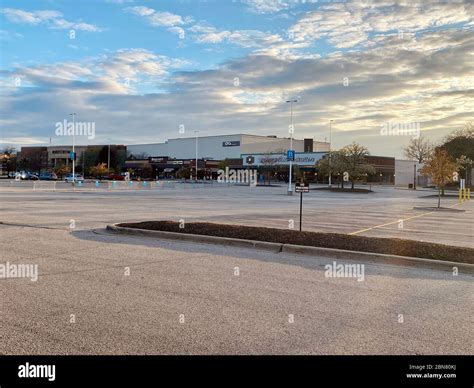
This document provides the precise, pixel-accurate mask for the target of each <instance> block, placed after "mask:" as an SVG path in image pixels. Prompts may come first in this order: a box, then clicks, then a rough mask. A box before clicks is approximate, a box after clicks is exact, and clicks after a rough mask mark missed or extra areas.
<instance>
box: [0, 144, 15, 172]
mask: <svg viewBox="0 0 474 388" xmlns="http://www.w3.org/2000/svg"><path fill="white" fill-rule="evenodd" d="M16 166H17V156H16V149H15V147H9V146H6V147H5V148H3V150H2V151H0V172H1V170H2V169H3V168H5V169H6V170H7V175H9V174H10V172H12V171H16Z"/></svg>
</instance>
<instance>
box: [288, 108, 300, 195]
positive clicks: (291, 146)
mask: <svg viewBox="0 0 474 388" xmlns="http://www.w3.org/2000/svg"><path fill="white" fill-rule="evenodd" d="M295 102H298V100H289V101H287V103H289V104H290V123H291V124H290V150H293V132H294V131H295V128H294V126H293V103H295ZM292 177H293V161H292V159H290V171H289V174H288V195H293V187H291V179H292Z"/></svg>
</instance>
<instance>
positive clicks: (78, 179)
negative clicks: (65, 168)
mask: <svg viewBox="0 0 474 388" xmlns="http://www.w3.org/2000/svg"><path fill="white" fill-rule="evenodd" d="M74 177H75V179H74V180H75V181H76V182H84V177H83V176H82V175H81V174H75V175H74ZM72 178H73V175H72V174H67V175H66V176H65V177H64V182H72V181H73V179H72Z"/></svg>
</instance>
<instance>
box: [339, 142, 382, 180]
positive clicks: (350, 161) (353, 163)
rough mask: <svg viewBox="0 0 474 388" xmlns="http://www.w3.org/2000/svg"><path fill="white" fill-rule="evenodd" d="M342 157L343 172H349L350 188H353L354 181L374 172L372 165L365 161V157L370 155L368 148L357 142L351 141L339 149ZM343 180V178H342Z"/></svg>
mask: <svg viewBox="0 0 474 388" xmlns="http://www.w3.org/2000/svg"><path fill="white" fill-rule="evenodd" d="M340 152H341V154H342V159H343V163H342V164H343V166H342V167H343V169H344V172H343V173H346V172H347V173H348V174H349V179H350V181H351V189H354V182H355V181H356V180H358V179H360V178H361V177H362V176H365V175H366V174H374V173H375V169H374V167H373V166H372V165H371V164H369V163H367V159H366V157H367V156H369V155H370V153H369V150H368V149H367V148H366V147H364V146H362V145H360V144H357V143H355V142H354V143H352V144H349V145H347V146H345V147H344V148H342V150H341V151H340ZM343 181H344V179H343Z"/></svg>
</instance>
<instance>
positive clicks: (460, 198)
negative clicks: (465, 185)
mask: <svg viewBox="0 0 474 388" xmlns="http://www.w3.org/2000/svg"><path fill="white" fill-rule="evenodd" d="M458 192H459V195H458V202H459V203H461V202H462V190H461V189H459V191H458Z"/></svg>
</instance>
